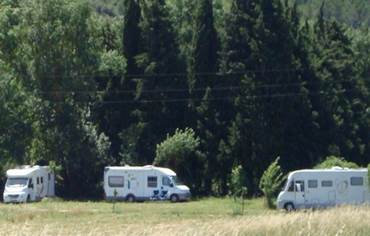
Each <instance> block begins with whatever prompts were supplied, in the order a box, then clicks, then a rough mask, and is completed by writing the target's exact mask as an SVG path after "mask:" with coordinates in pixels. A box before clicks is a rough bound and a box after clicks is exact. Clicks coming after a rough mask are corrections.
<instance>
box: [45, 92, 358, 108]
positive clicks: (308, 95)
mask: <svg viewBox="0 0 370 236" xmlns="http://www.w3.org/2000/svg"><path fill="white" fill-rule="evenodd" d="M354 91H355V90H354V89H351V90H342V91H337V92H336V94H344V93H352V92H354ZM331 94H332V93H328V92H324V91H320V92H315V93H278V94H270V95H250V96H243V97H242V99H247V100H258V99H269V98H271V99H275V98H289V97H303V96H307V97H319V96H324V95H331ZM237 97H238V96H237V95H235V96H225V97H218V98H217V97H216V98H196V99H193V98H177V99H148V100H126V101H125V100H116V101H96V102H93V103H95V104H97V105H114V104H150V103H181V102H190V101H193V102H194V101H195V102H196V101H201V102H207V101H227V100H232V99H235V98H237ZM49 102H51V103H56V104H57V103H63V102H52V101H49ZM89 102H91V101H78V100H75V101H74V103H89Z"/></svg>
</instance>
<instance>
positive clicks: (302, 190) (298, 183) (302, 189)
mask: <svg viewBox="0 0 370 236" xmlns="http://www.w3.org/2000/svg"><path fill="white" fill-rule="evenodd" d="M298 185H299V186H301V189H300V191H301V192H304V181H303V180H297V181H295V191H296V192H298V190H299V189H298V188H297V186H298Z"/></svg>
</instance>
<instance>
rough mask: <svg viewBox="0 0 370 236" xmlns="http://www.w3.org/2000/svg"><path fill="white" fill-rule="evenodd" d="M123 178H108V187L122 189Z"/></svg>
mask: <svg viewBox="0 0 370 236" xmlns="http://www.w3.org/2000/svg"><path fill="white" fill-rule="evenodd" d="M124 183H125V180H124V177H123V176H109V177H108V185H109V187H112V188H123V187H124Z"/></svg>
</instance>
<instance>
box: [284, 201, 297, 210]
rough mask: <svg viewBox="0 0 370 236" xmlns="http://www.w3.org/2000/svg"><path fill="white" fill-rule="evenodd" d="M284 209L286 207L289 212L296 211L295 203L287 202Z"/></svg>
mask: <svg viewBox="0 0 370 236" xmlns="http://www.w3.org/2000/svg"><path fill="white" fill-rule="evenodd" d="M284 209H285V210H286V211H287V212H292V211H294V210H295V209H294V205H293V203H287V204H285V206H284Z"/></svg>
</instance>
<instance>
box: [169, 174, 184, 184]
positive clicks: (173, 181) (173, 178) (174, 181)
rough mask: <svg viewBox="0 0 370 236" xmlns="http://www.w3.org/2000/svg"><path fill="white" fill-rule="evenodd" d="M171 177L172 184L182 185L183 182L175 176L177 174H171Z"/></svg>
mask: <svg viewBox="0 0 370 236" xmlns="http://www.w3.org/2000/svg"><path fill="white" fill-rule="evenodd" d="M171 179H172V183H173V184H174V185H182V184H183V183H182V182H181V181H180V180H179V179H178V178H177V176H175V175H174V176H171Z"/></svg>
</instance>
